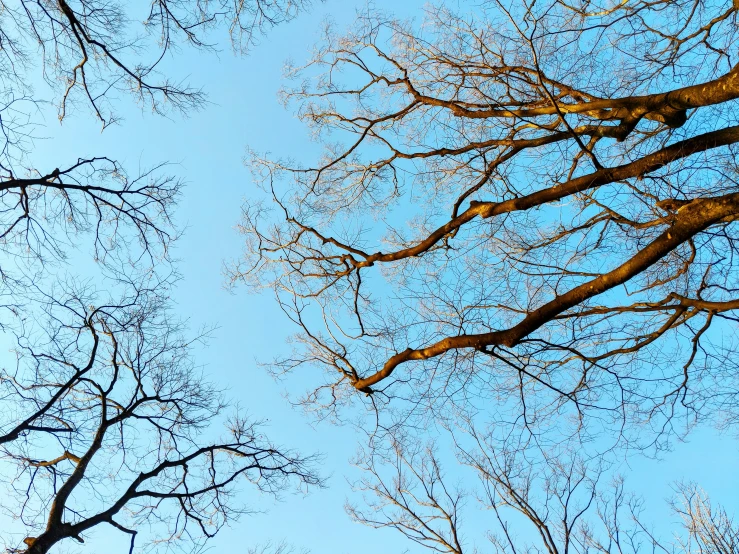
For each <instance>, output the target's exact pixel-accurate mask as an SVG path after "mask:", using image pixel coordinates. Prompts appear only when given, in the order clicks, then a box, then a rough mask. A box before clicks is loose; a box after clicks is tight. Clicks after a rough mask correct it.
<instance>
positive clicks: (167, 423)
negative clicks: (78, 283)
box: [0, 280, 319, 554]
mask: <svg viewBox="0 0 739 554" xmlns="http://www.w3.org/2000/svg"><path fill="white" fill-rule="evenodd" d="M65 289H66V290H57V291H55V294H53V295H50V296H48V297H47V303H46V306H45V317H44V318H43V319H41V320H38V321H29V319H28V318H24V320H23V321H22V322H21V324H20V326H19V328H18V334H17V338H18V340H17V345H18V348H17V355H18V364H17V367H16V368H14V369H5V368H4V369H2V370H1V371H0V386H1V387H2V389H1V390H2V395H1V396H0V414H2V416H1V417H2V419H1V420H0V472H2V481H3V485H4V489H5V490H4V493H3V495H2V499H0V506H2V509H3V511H4V512H5V513H6V514H8V515H10V516H12V518H13V519H14V522H15V523H14V528H13V529H12V530H11V529H6V530H4V532H3V537H2V538H3V540H4V541H5V542H6V545H5V546H6V548H7V549H8V552H25V553H28V554H30V553H43V552H49V551H50V549H52V547H55V545H57V544H59V543H61V542H68V539H76V540H77V541H80V542H83V541H84V538H85V536H86V535H88V534H89V533H90V532H92V530H93V529H94V528H96V527H97V526H112V527H113V528H115V529H117V530H118V531H120V532H121V533H122V534H123V536H124V537H126V536H127V537H128V538H129V539H130V550H129V551H130V552H133V550H134V546H141V544H139V545H136V539H137V535H138V533H139V532H140V531H142V530H145V531H146V532H145V533H144V535H143V537H141V536H139V542H141V539H143V540H144V541H146V543H147V544H150V543H152V542H154V543H159V542H161V543H162V545H163V547H164V548H171V547H172V546H173V543H174V542H176V541H178V540H185V541H189V542H190V543H193V542H194V544H195V545H197V544H198V541H199V540H200V539H202V538H208V537H212V536H213V535H214V534H215V533H216V532H217V531H218V529H219V528H221V527H222V526H223V525H224V524H225V523H226V522H228V521H230V520H232V519H233V518H234V517H236V516H238V515H239V514H241V513H243V512H245V511H248V506H245V505H243V503H242V502H241V501H240V500H239V499H237V498H234V494H235V492H236V491H238V490H239V489H240V483H241V482H248V483H251V484H252V485H253V486H255V487H256V488H257V489H259V490H260V491H264V492H267V493H275V494H276V493H278V492H281V491H284V490H286V488H287V487H289V486H292V485H293V484H294V485H295V486H296V487H304V486H308V485H317V484H319V479H318V477H317V476H316V474H315V473H314V470H313V467H312V466H313V463H312V462H313V459H312V458H311V457H301V456H299V455H297V454H295V453H293V452H290V451H287V450H283V449H279V448H277V447H276V446H274V445H273V444H271V443H270V442H269V441H268V440H267V439H266V438H265V436H264V435H263V434H262V432H261V431H260V429H259V426H258V424H257V423H254V422H251V421H248V420H246V419H244V418H243V417H242V416H240V415H239V414H238V413H235V414H234V416H233V417H230V418H228V417H227V416H226V414H225V408H226V405H225V404H224V400H223V397H222V395H221V393H220V391H219V390H217V389H216V388H215V387H214V386H213V385H211V384H209V383H208V382H207V381H205V379H204V378H203V376H202V375H201V373H200V370H199V369H198V368H197V367H196V366H195V365H194V362H193V354H192V343H193V340H192V339H188V338H187V337H186V336H185V334H184V331H185V329H184V328H183V326H182V325H181V324H179V323H177V320H176V318H175V316H174V315H173V314H172V313H171V310H170V309H169V305H168V300H167V294H166V291H167V288H166V283H165V284H162V283H156V282H149V283H143V281H142V280H138V281H136V283H135V288H131V289H130V290H129V291H128V293H126V294H124V295H123V296H122V297H121V298H120V299H119V300H116V301H111V300H105V297H104V295H101V294H97V293H96V292H95V291H94V290H92V289H90V288H89V287H88V288H79V287H74V286H73V285H72V284H68V285H67V286H66V287H65ZM214 425H224V433H223V434H222V435H221V436H218V434H217V433H215V432H214V431H213V426H214ZM6 532H7V533H6ZM13 536H15V539H13ZM13 541H15V542H13ZM23 543H25V546H24V544H23Z"/></svg>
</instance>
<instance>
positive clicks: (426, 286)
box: [231, 0, 739, 446]
mask: <svg viewBox="0 0 739 554" xmlns="http://www.w3.org/2000/svg"><path fill="white" fill-rule="evenodd" d="M481 4H482V6H481V7H479V9H478V8H477V7H476V8H475V9H474V10H472V9H470V10H469V11H465V9H466V8H464V7H462V8H460V10H462V11H461V12H460V13H457V12H454V11H452V10H451V9H450V8H447V7H444V6H443V5H439V6H437V7H431V8H428V9H427V11H426V14H425V20H424V21H423V23H422V24H417V23H415V22H413V21H400V20H396V19H392V18H391V17H388V16H385V15H383V14H381V13H376V12H373V11H368V12H367V13H366V14H365V16H364V17H362V18H360V20H359V22H358V23H357V25H356V27H355V28H354V29H352V30H350V31H349V32H347V33H345V34H339V33H337V32H336V31H335V29H333V27H332V26H330V25H329V26H328V27H327V28H326V32H325V36H324V37H323V39H322V41H321V42H320V44H319V45H318V47H317V48H316V51H315V55H314V56H313V57H312V58H311V59H310V60H309V61H308V62H307V63H306V64H305V65H303V66H300V67H297V68H295V69H294V70H292V72H291V74H290V75H291V76H292V77H293V78H295V80H296V82H297V83H298V84H297V86H296V87H295V88H291V89H288V90H286V91H285V99H286V101H287V102H292V103H293V104H294V105H296V106H297V109H298V114H299V116H300V117H301V118H302V119H303V120H304V121H305V122H306V123H307V124H308V125H309V126H310V127H311V128H312V130H313V133H314V135H315V136H316V137H317V139H318V140H319V141H320V142H321V144H322V145H323V148H324V152H323V155H322V157H321V158H320V160H318V161H317V162H316V163H315V164H312V165H309V166H302V165H300V164H298V163H297V162H291V161H290V160H279V159H277V160H275V159H273V158H269V157H264V156H260V155H258V154H256V153H255V154H253V155H252V156H251V158H250V162H251V165H252V167H253V169H254V172H255V174H256V175H258V176H259V177H260V178H261V182H262V184H263V188H264V190H265V191H266V192H267V195H268V196H269V198H268V200H267V203H266V204H265V203H259V202H250V203H248V204H247V205H246V207H245V210H244V217H243V223H242V229H243V232H244V234H245V236H246V255H245V257H244V259H243V260H242V261H241V262H240V263H237V264H235V266H234V267H232V271H231V275H232V278H233V279H234V282H238V281H245V282H247V283H248V284H249V285H250V286H253V287H267V288H271V289H272V290H274V291H275V294H276V295H277V297H278V300H279V302H280V305H281V306H282V307H283V308H284V310H285V311H286V312H287V313H288V315H289V316H290V317H291V318H292V320H293V321H294V322H295V324H296V328H297V330H298V335H297V340H298V342H299V345H298V348H297V349H296V352H295V354H294V356H292V357H291V358H289V359H285V360H278V361H277V364H276V365H275V366H274V367H275V369H276V371H277V372H278V373H280V374H283V373H284V374H288V375H289V373H290V371H292V370H294V369H295V368H296V367H299V366H303V365H310V366H313V367H317V368H319V369H321V370H323V371H322V372H323V375H324V380H323V381H321V382H320V383H318V384H317V385H316V387H315V389H314V390H311V391H310V392H309V393H308V395H307V397H305V401H306V405H307V406H309V407H312V408H316V409H318V410H326V409H328V410H335V409H336V408H337V407H338V406H340V405H341V404H342V403H344V402H347V401H349V400H347V399H351V398H352V397H357V395H355V394H352V392H360V393H364V394H363V395H360V396H359V397H358V398H362V397H364V395H367V396H368V397H369V401H371V402H372V404H374V405H375V406H378V407H379V406H382V405H389V406H391V407H392V406H395V407H398V406H404V408H403V409H404V410H405V412H404V414H403V415H402V418H403V419H402V420H403V421H404V422H406V423H407V422H408V421H409V420H408V417H410V416H411V415H413V414H416V415H418V416H419V417H427V416H428V414H429V413H431V412H436V415H437V416H439V417H442V418H444V417H447V416H448V415H449V414H450V413H452V412H453V411H454V410H461V411H468V410H472V411H475V410H484V411H487V412H489V413H491V412H492V413H493V417H497V418H498V420H499V421H507V422H510V421H515V422H516V424H517V425H522V426H523V427H526V428H529V429H530V428H531V426H539V427H542V426H543V427H546V426H551V425H554V424H555V422H556V425H562V424H563V422H566V421H571V422H573V425H574V428H576V432H579V433H586V434H587V433H589V432H591V430H592V432H594V433H601V432H602V431H603V429H604V428H605V427H603V426H604V425H608V426H610V427H609V428H610V429H612V430H615V431H616V432H617V433H616V434H617V435H618V436H619V437H620V439H619V440H628V441H631V440H632V439H633V438H634V437H633V436H631V435H630V434H629V431H630V430H631V429H633V428H634V424H635V423H637V422H638V423H639V429H640V431H639V434H640V441H642V442H640V444H639V446H645V444H654V442H653V441H656V440H658V438H659V437H664V436H666V435H669V434H670V433H672V432H673V431H674V427H676V426H678V425H680V426H682V427H681V428H680V432H683V431H684V430H685V429H686V428H689V427H690V424H691V423H693V422H694V421H697V420H700V419H701V418H709V419H712V420H714V421H717V420H718V419H719V417H723V416H724V415H726V414H732V413H734V408H735V407H736V400H737V398H736V395H735V391H736V388H735V387H734V385H733V383H734V379H735V376H736V375H737V371H736V362H735V360H736V356H735V352H736V344H737V343H736V335H735V330H736V309H737V308H739V299H737V296H736V291H737V275H739V272H737V268H736V264H735V261H736V259H737V257H736V229H737V227H736V223H735V220H736V219H737V216H738V215H739V189H738V188H737V167H738V165H737V157H736V156H737V152H738V150H737V141H739V125H738V124H739V121H737V113H739V112H737V110H736V105H737V104H736V99H737V98H739V66H737V65H736V60H735V52H736V45H737V38H738V35H737V33H738V32H739V25H737V11H736V9H735V7H734V6H733V5H732V4H731V3H726V2H711V1H706V0H677V1H675V0H669V1H667V0H664V1H663V0H658V1H656V2H646V1H641V0H634V1H631V0H625V1H623V2H599V1H595V2H592V1H590V0H585V1H582V2H580V1H575V2H568V1H566V0H551V1H547V2H536V3H534V2H526V1H521V2H514V3H512V4H511V5H509V4H507V3H503V2H497V1H495V0H492V1H486V2H482V3H481ZM476 6H477V4H476ZM378 271H379V273H378ZM719 334H721V335H722V339H721V340H715V338H714V337H717V336H718V335H719ZM288 378H289V377H288ZM729 383H732V384H731V385H729ZM386 403H389V404H386ZM452 406H453V407H454V408H453V409H452V408H451V407H452ZM380 412H382V410H380ZM722 413H723V415H720V414H722ZM589 416H591V417H589ZM396 421H399V420H396ZM591 421H596V422H597V423H596V424H595V426H594V427H592V428H591V427H589V422H591ZM678 422H679V424H678ZM644 424H646V425H647V426H648V427H650V428H651V429H652V432H651V433H644V429H645V427H644Z"/></svg>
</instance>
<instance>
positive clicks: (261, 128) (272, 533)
mask: <svg viewBox="0 0 739 554" xmlns="http://www.w3.org/2000/svg"><path fill="white" fill-rule="evenodd" d="M374 4H375V6H376V7H377V8H381V9H390V10H393V11H394V12H395V13H396V14H398V15H410V14H413V13H414V12H416V10H417V9H418V8H419V7H420V6H421V5H422V4H423V3H422V2H420V1H416V0H404V2H402V3H399V2H393V1H390V0H377V1H376V2H375V3H374ZM361 6H362V3H360V2H350V1H347V0H343V1H342V0H328V1H326V2H325V3H322V4H316V5H315V6H314V8H313V10H312V12H311V13H308V14H303V15H302V16H301V17H299V18H298V19H297V20H296V21H294V22H292V23H290V24H287V25H284V26H281V27H279V28H277V29H275V30H273V31H271V32H270V33H269V35H268V36H267V37H265V38H264V39H263V40H262V41H261V43H260V44H259V45H258V46H257V47H255V48H254V49H253V51H252V52H251V54H250V55H249V56H248V57H242V58H239V57H235V56H233V55H232V54H231V52H230V51H229V49H228V45H227V44H226V43H224V46H223V51H222V52H221V54H220V55H219V56H218V57H215V56H213V55H212V54H207V53H193V52H190V51H185V52H184V53H183V55H181V56H180V57H178V58H177V59H175V60H173V61H172V62H171V64H170V68H171V70H172V71H173V73H174V75H175V76H181V77H185V76H187V77H188V79H187V80H189V81H190V82H191V83H193V84H196V85H199V84H202V85H204V87H205V90H206V92H207V93H208V96H209V100H210V102H211V104H210V105H209V106H206V107H205V109H203V110H201V111H200V112H198V113H195V114H192V115H190V117H188V118H183V117H181V116H179V115H177V114H173V115H172V116H171V118H169V119H168V118H163V117H159V116H156V115H153V114H149V113H143V114H142V113H141V112H140V110H139V109H138V108H137V107H136V106H134V105H132V104H130V103H127V101H126V100H123V101H122V103H121V105H122V106H123V108H122V111H121V113H122V115H123V116H124V118H125V119H124V121H123V122H122V124H120V125H118V126H114V127H110V128H108V129H106V130H105V132H103V133H102V134H101V133H100V126H99V124H98V123H97V122H96V121H95V120H94V119H93V118H91V117H88V116H87V115H86V114H85V113H83V112H82V111H80V112H78V113H77V114H75V115H74V117H72V118H70V119H68V120H66V121H65V123H64V125H62V126H60V125H58V124H57V122H56V120H55V117H54V113H53V111H50V112H49V115H48V116H47V127H46V128H45V129H44V130H43V131H42V134H44V135H45V136H47V137H48V139H46V140H42V141H38V142H37V144H36V148H35V151H34V154H33V156H34V158H35V159H36V160H37V161H38V163H39V164H41V163H42V162H43V161H44V160H46V159H53V160H54V161H53V162H51V163H54V164H56V165H59V166H61V164H62V162H61V161H58V160H73V159H76V157H77V156H79V155H90V156H92V155H99V154H104V155H111V156H113V157H115V158H117V159H119V160H120V161H121V162H123V163H124V165H126V166H127V167H129V168H132V171H133V170H134V168H135V167H136V166H137V165H139V164H140V165H141V166H150V165H154V164H156V163H158V162H161V161H165V160H167V161H170V162H172V163H173V164H175V165H174V166H173V167H172V170H173V172H175V173H177V174H178V175H180V176H182V177H183V178H184V179H185V181H186V183H187V188H186V190H185V194H184V196H183V199H182V202H181V205H180V207H179V211H178V217H179V220H180V223H182V224H184V225H186V226H187V231H186V234H185V236H184V238H183V239H182V240H181V242H180V243H179V245H178V246H177V251H176V256H177V257H178V258H179V259H180V260H181V261H180V264H179V268H180V271H181V272H182V274H183V277H184V278H183V281H182V282H181V284H180V286H178V287H177V289H176V296H175V299H176V301H177V304H178V308H177V309H178V311H179V313H180V315H181V316H182V317H188V318H190V321H191V324H192V327H193V328H198V327H200V326H201V325H217V326H218V329H217V330H216V331H215V332H214V333H213V338H212V339H211V340H210V343H209V347H208V348H207V349H204V350H202V351H199V352H198V356H199V359H200V361H201V362H202V364H204V366H205V368H206V372H207V373H208V374H209V375H210V376H211V378H212V379H213V380H214V381H216V382H217V383H218V384H220V385H222V386H224V387H226V388H227V394H228V396H230V397H231V398H234V399H236V400H237V401H238V402H239V404H240V405H241V406H242V407H244V408H246V409H247V410H248V412H249V413H251V414H252V415H253V416H254V417H255V418H257V419H267V420H268V422H269V427H268V433H269V435H270V436H271V437H272V438H273V440H275V442H277V443H280V444H284V445H287V446H289V447H293V448H296V449H298V450H301V451H303V452H313V451H320V452H322V453H323V454H324V456H325V464H324V466H323V473H324V475H326V476H329V480H328V488H327V489H325V490H320V491H314V492H312V493H311V494H309V495H307V496H303V495H291V494H285V495H284V496H283V498H282V500H281V502H279V503H274V502H273V501H272V500H271V499H269V498H268V497H259V496H257V495H255V494H254V493H253V491H250V490H249V489H245V491H244V493H245V495H246V496H245V499H246V500H245V501H246V503H247V504H249V505H250V506H251V507H253V508H254V509H257V510H268V511H267V513H264V514H256V515H253V516H250V517H244V518H243V519H242V520H241V521H240V522H239V523H238V524H236V525H234V526H233V527H231V528H228V529H225V530H224V531H222V533H221V534H220V535H219V536H218V537H217V538H216V539H215V540H214V541H213V542H212V543H211V545H212V547H213V548H214V549H216V550H218V551H222V550H221V549H227V551H229V552H245V551H246V548H247V547H249V546H254V545H257V544H259V543H264V542H266V541H268V540H272V541H280V540H283V539H284V540H286V541H287V542H289V543H292V544H294V545H295V546H296V547H298V548H306V549H310V550H311V551H312V552H314V553H336V554H340V553H345V552H346V553H349V552H351V553H352V554H364V553H370V552H372V553H377V552H398V553H400V552H405V551H407V550H408V551H411V552H414V551H421V550H419V549H416V550H414V547H413V545H412V544H411V543H409V542H407V541H405V540H404V539H402V538H401V537H400V535H397V536H396V534H394V533H393V532H391V531H374V530H371V529H368V528H364V527H361V526H359V525H358V524H354V523H352V522H351V521H350V520H349V518H348V517H347V516H346V515H345V513H344V509H343V505H344V502H345V499H346V498H347V496H348V495H350V488H349V487H348V485H347V478H351V476H352V474H351V472H350V470H349V466H348V463H347V460H348V459H349V458H350V457H351V456H352V454H353V453H354V452H355V450H356V447H357V443H358V440H361V436H359V435H357V433H356V432H355V431H353V430H352V429H351V428H350V427H337V426H335V425H332V424H330V423H315V422H313V423H311V421H310V420H309V419H308V418H307V417H306V416H304V415H303V414H302V413H301V412H300V411H299V410H296V409H293V408H291V407H290V405H289V403H288V402H287V401H286V400H285V398H284V397H283V392H284V390H285V389H286V388H289V389H290V390H291V391H292V392H296V391H300V390H302V389H303V388H307V387H308V386H309V383H310V378H309V376H308V378H306V379H305V381H304V382H303V383H301V382H296V379H297V380H299V379H300V377H299V376H297V375H298V374H296V376H294V377H292V378H291V379H292V380H291V382H289V383H277V382H275V381H274V380H273V379H272V378H271V377H270V376H269V375H268V374H267V373H266V371H264V369H263V368H260V367H258V365H257V363H256V361H269V359H271V358H272V357H274V356H276V355H279V354H280V353H283V352H286V349H287V348H288V346H287V345H286V344H285V340H286V338H287V337H288V335H289V334H290V332H291V330H292V329H291V327H290V325H289V322H288V321H287V318H286V317H285V316H284V315H283V314H282V312H281V311H280V310H279V308H278V307H277V305H276V304H275V303H274V301H273V299H272V297H271V296H269V295H264V296H261V295H255V294H249V293H247V291H246V290H244V289H243V288H242V289H236V290H235V291H228V290H226V288H225V286H224V283H225V279H224V274H223V264H224V261H227V260H228V259H231V258H235V257H237V256H238V255H239V252H240V249H241V241H242V239H241V237H240V236H239V235H238V233H237V232H236V230H235V225H236V223H237V222H238V220H239V214H240V206H241V204H242V200H243V199H244V198H245V197H248V196H250V195H254V194H257V189H256V187H255V186H254V185H253V183H251V181H250V177H249V173H248V171H247V170H246V168H245V167H244V165H243V163H242V159H243V156H244V153H245V149H246V147H247V146H249V147H251V148H253V149H255V150H258V151H271V152H274V153H279V154H280V155H285V156H291V157H294V158H297V159H306V160H307V159H310V158H311V156H312V154H313V153H315V151H316V146H315V145H314V144H312V143H310V142H309V141H308V138H307V131H306V130H305V128H304V127H303V126H302V125H301V124H300V123H299V122H298V121H297V119H296V118H295V117H294V116H293V114H292V113H291V112H290V111H289V110H285V109H284V108H283V107H282V106H281V105H280V103H279V101H278V99H277V94H276V93H277V90H278V88H279V87H280V85H281V84H282V67H283V64H284V61H285V60H286V59H288V58H293V59H295V60H296V61H298V62H299V61H300V60H301V59H303V57H304V56H305V55H306V52H307V50H308V49H309V48H310V46H311V45H312V44H313V43H314V42H315V40H316V38H317V33H318V29H319V26H320V23H321V21H322V20H323V19H324V18H325V17H327V16H329V15H330V16H331V17H332V18H333V19H334V20H336V22H337V24H338V25H339V26H340V27H341V26H345V25H347V24H348V23H349V22H350V21H351V20H352V18H353V16H354V10H355V9H357V8H358V7H361ZM44 167H45V166H44ZM736 454H737V445H736V442H735V441H734V440H733V439H732V438H731V437H728V436H727V437H719V436H718V435H717V434H716V433H715V432H714V431H712V430H700V431H698V432H696V433H694V434H693V435H691V441H690V442H689V443H683V444H678V445H676V447H675V449H674V451H673V452H672V453H670V454H669V455H667V456H666V457H665V460H664V461H658V460H645V459H634V460H631V461H630V462H629V464H628V466H624V471H625V473H626V474H627V488H628V489H630V490H632V491H634V492H637V493H639V494H642V495H644V497H645V498H646V500H647V509H648V513H650V514H654V515H655V517H657V518H658V519H659V518H664V516H665V515H666V514H668V510H667V506H666V505H665V503H664V502H663V501H664V499H665V498H667V497H669V496H670V484H671V483H672V482H674V481H676V480H681V479H689V480H695V481H696V482H698V483H699V484H700V485H701V486H703V487H704V488H705V489H706V491H707V492H709V494H710V495H711V496H712V498H713V499H715V500H717V501H719V502H722V503H724V504H725V505H726V506H727V507H729V508H731V507H732V504H733V506H734V507H735V508H736V507H737V506H739V502H738V501H737V500H735V499H737V498H739V477H737V475H736V472H735V471H733V469H734V466H735V464H734V462H735V460H736ZM484 517H485V516H484V514H483V515H482V516H480V515H476V516H474V518H473V519H471V520H470V523H471V524H474V525H477V524H478V523H483V522H484ZM654 523H655V524H657V523H660V522H659V521H654ZM0 524H2V522H0ZM468 531H469V535H470V536H473V535H475V534H476V533H474V532H473V530H472V529H469V530H468ZM92 544H97V545H105V551H106V553H109V554H114V553H118V552H121V553H123V552H127V541H125V540H124V539H123V538H122V537H121V536H120V534H117V533H114V532H113V531H111V530H108V529H103V530H101V531H100V532H99V533H98V534H97V535H96V537H95V539H94V542H93V543H92ZM73 548H75V549H76V548H77V547H73ZM86 551H92V549H86Z"/></svg>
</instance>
